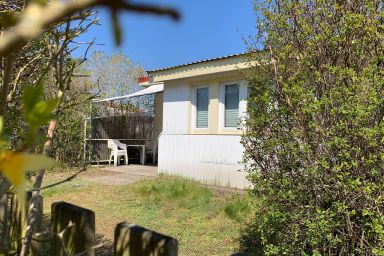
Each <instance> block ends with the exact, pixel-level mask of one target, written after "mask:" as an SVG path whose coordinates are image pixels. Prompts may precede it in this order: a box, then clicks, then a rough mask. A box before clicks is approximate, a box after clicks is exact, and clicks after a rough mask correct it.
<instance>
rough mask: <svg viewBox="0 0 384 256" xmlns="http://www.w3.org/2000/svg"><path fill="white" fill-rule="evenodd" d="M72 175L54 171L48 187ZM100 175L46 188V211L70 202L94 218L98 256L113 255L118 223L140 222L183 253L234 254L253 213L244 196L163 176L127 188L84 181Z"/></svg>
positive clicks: (94, 170) (44, 193) (48, 181)
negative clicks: (100, 244)
mask: <svg viewBox="0 0 384 256" xmlns="http://www.w3.org/2000/svg"><path fill="white" fill-rule="evenodd" d="M69 174H70V173H65V174H62V173H60V174H58V173H50V174H48V175H47V177H46V179H45V184H49V183H51V182H54V181H57V180H60V179H62V178H63V177H65V176H67V175H69ZM87 175H102V174H100V173H98V170H97V169H90V170H89V171H87V173H86V174H82V175H80V177H79V178H76V179H75V180H73V181H71V182H68V183H64V184H62V185H60V186H56V187H53V188H50V189H47V190H43V192H42V195H43V197H44V212H45V213H46V214H47V215H48V216H49V214H50V205H51V203H53V202H56V201H66V202H70V203H73V204H76V205H79V206H82V207H85V208H88V209H91V210H93V211H94V212H95V214H96V233H97V237H98V240H99V241H98V242H103V243H105V246H104V247H102V248H101V249H99V251H97V254H98V255H110V254H111V246H112V241H113V231H114V227H115V226H116V224H117V223H119V222H122V221H127V222H131V223H136V224H139V225H142V226H144V227H147V228H149V229H153V230H156V231H158V232H161V233H164V234H167V235H170V236H172V237H175V238H176V239H178V240H179V255H199V256H200V255H230V254H231V253H233V252H235V251H236V250H237V249H238V246H239V245H238V237H239V236H240V232H241V229H242V228H243V226H244V225H245V223H246V221H247V219H248V216H249V215H250V209H251V204H252V202H251V200H250V199H249V197H248V196H246V195H244V193H239V192H233V191H227V190H223V189H217V188H214V187H207V186H203V185H201V184H199V183H197V182H193V181H190V180H186V179H182V178H179V177H170V176H163V175H161V176H159V177H157V178H155V179H149V180H141V181H138V182H136V183H133V184H128V185H100V184H96V183H93V182H90V181H86V180H85V179H84V177H85V176H87Z"/></svg>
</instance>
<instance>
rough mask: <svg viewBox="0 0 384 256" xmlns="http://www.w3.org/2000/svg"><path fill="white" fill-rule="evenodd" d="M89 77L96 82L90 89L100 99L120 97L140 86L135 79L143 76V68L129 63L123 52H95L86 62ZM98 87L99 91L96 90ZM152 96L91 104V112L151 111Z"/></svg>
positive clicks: (136, 89) (130, 61)
mask: <svg viewBox="0 0 384 256" xmlns="http://www.w3.org/2000/svg"><path fill="white" fill-rule="evenodd" d="M85 70H86V71H87V72H88V73H89V80H90V81H91V82H92V83H93V84H95V85H97V86H95V88H94V90H93V92H94V93H96V92H97V94H98V96H99V97H100V98H109V97H114V96H123V95H127V94H131V93H134V92H136V91H139V90H141V89H143V88H142V87H141V86H140V85H138V78H139V77H141V76H143V75H144V69H143V68H142V67H141V66H140V65H138V64H136V63H134V62H132V60H131V59H129V58H128V57H127V56H125V55H124V53H123V52H119V53H112V54H111V55H106V54H105V53H104V52H97V51H96V52H94V53H93V54H92V58H91V59H90V60H88V61H87V62H86V63H85ZM96 90H98V91H96ZM153 101H154V97H153V95H146V96H141V97H135V98H131V99H121V100H115V101H111V102H101V103H94V104H93V110H92V115H93V116H105V115H110V114H113V115H114V114H117V115H119V114H120V115H122V114H125V113H126V112H142V111H145V112H150V111H153Z"/></svg>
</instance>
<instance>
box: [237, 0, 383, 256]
mask: <svg viewBox="0 0 384 256" xmlns="http://www.w3.org/2000/svg"><path fill="white" fill-rule="evenodd" d="M255 9H256V13H257V17H258V28H259V33H258V35H257V37H256V41H255V44H254V46H253V47H251V50H253V49H254V48H257V47H260V46H262V47H263V48H264V49H266V50H265V51H263V52H261V53H259V54H251V56H250V58H251V60H252V61H257V62H258V65H255V67H254V68H253V70H252V74H251V77H252V82H253V83H252V86H251V88H250V92H249V93H250V95H249V105H248V112H249V119H248V120H247V134H246V135H245V136H244V137H243V144H244V146H245V148H246V153H245V161H246V163H247V168H248V171H249V173H250V176H249V177H250V180H251V181H252V182H253V184H254V195H255V196H256V197H258V202H259V205H258V207H257V208H256V210H255V211H256V212H255V219H254V223H253V226H251V227H250V228H249V233H248V234H246V236H245V239H244V245H245V246H246V247H247V248H248V250H250V251H253V252H254V253H255V254H256V255H383V254H384V229H383V226H384V217H383V212H384V203H383V198H384V171H383V167H384V166H383V161H384V122H383V117H384V40H383V39H384V30H383V20H384V17H383V3H382V2H381V1H376V0H359V1H357V0H352V1H290V0H273V1H266V2H265V3H263V4H260V3H257V2H256V3H255ZM253 63H255V62H253Z"/></svg>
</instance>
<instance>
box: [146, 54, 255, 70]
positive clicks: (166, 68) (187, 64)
mask: <svg viewBox="0 0 384 256" xmlns="http://www.w3.org/2000/svg"><path fill="white" fill-rule="evenodd" d="M247 54H248V52H242V53H237V54H231V55H226V56H222V57H217V58H210V59H205V60H199V61H194V62H189V63H185V64H180V65H175V66H170V67H165V68H159V69H153V70H147V73H152V72H157V71H164V70H169V69H174V68H180V67H185V66H189V65H193V64H198V63H204V62H210V61H215V60H223V59H229V58H233V57H239V56H244V55H247Z"/></svg>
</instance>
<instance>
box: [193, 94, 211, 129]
mask: <svg viewBox="0 0 384 256" xmlns="http://www.w3.org/2000/svg"><path fill="white" fill-rule="evenodd" d="M208 105H209V90H208V87H206V88H197V89H196V128H208Z"/></svg>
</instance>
